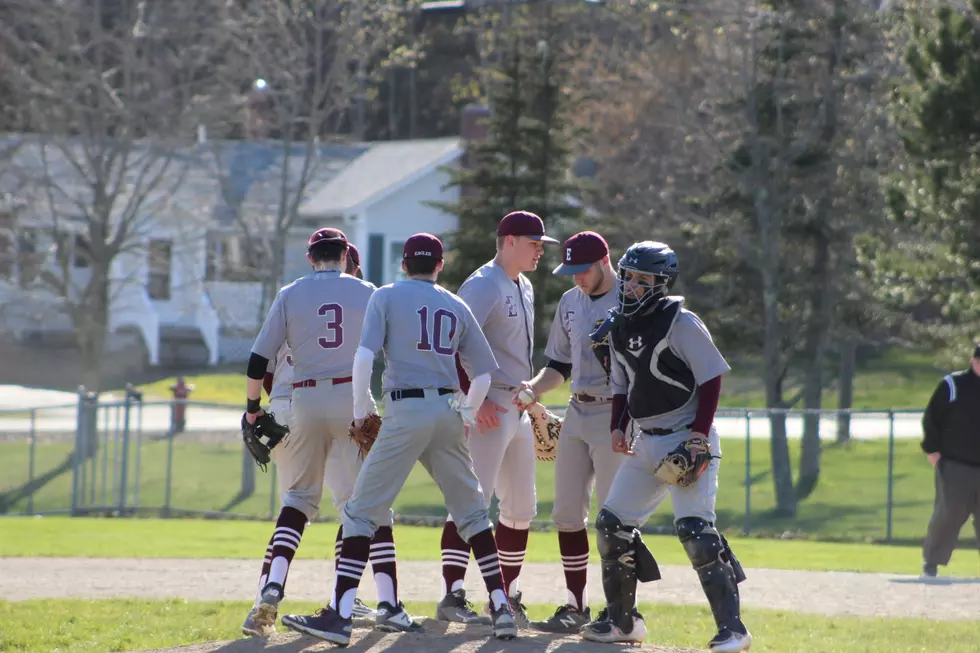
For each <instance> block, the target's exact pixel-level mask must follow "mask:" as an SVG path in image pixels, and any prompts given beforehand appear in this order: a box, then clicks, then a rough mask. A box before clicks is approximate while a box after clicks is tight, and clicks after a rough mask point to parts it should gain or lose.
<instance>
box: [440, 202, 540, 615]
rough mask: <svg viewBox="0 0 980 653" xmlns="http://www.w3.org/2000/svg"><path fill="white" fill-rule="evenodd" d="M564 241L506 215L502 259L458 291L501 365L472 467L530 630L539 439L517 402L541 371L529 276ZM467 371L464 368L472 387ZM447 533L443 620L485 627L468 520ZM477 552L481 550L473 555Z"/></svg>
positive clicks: (480, 420)
mask: <svg viewBox="0 0 980 653" xmlns="http://www.w3.org/2000/svg"><path fill="white" fill-rule="evenodd" d="M548 242H550V243H557V242H558V241H557V240H555V239H554V238H549V237H548V236H546V235H545V233H544V222H542V220H541V218H539V217H538V216H537V215H535V214H533V213H529V212H527V211H514V212H512V213H508V214H507V215H506V216H504V217H503V218H502V219H501V220H500V222H499V224H498V226H497V254H496V256H495V257H494V259H493V260H492V261H490V262H489V263H487V264H486V265H483V266H482V267H480V268H479V269H477V270H476V271H475V272H473V274H471V275H470V276H469V278H467V279H466V281H464V282H463V285H462V286H460V288H459V296H460V298H462V299H463V301H465V302H466V303H467V304H468V305H469V306H470V307H471V308H472V310H473V315H474V316H475V318H476V323H477V326H478V327H479V328H481V329H482V330H483V333H484V334H486V338H487V341H488V342H489V343H490V347H491V349H492V350H493V354H494V356H495V357H496V359H497V364H498V365H499V367H498V368H497V369H496V370H494V371H493V373H492V374H491V382H490V390H489V392H488V393H487V398H486V400H485V401H484V402H483V403H482V405H481V406H480V409H479V411H478V412H477V417H476V419H477V426H478V430H479V435H474V436H473V437H470V439H469V443H470V450H471V451H472V452H473V468H474V470H475V471H476V476H477V478H479V479H480V485H481V487H482V488H483V492H484V495H485V497H486V501H487V503H488V504H489V503H490V497H491V496H492V495H493V494H494V493H496V495H497V499H498V500H499V506H500V517H499V520H498V524H497V531H496V541H497V547H498V549H499V550H500V568H501V571H502V572H503V577H504V585H505V587H506V588H507V596H508V600H509V601H510V602H511V606H512V607H513V608H514V611H515V614H516V616H517V623H518V625H519V626H520V627H522V628H526V627H527V626H528V624H529V621H528V618H527V613H526V612H525V610H524V607H523V606H522V605H521V593H520V591H519V582H518V581H519V576H520V573H521V566H522V565H523V564H524V554H525V551H526V550H527V537H528V530H529V528H530V526H531V520H532V519H534V516H535V514H536V513H537V506H536V497H535V491H534V461H535V454H534V435H533V433H532V429H531V421H530V418H529V416H528V415H527V413H526V412H524V411H521V410H518V409H517V408H516V407H515V406H514V404H513V401H514V397H515V395H516V394H517V392H518V390H519V389H520V384H521V382H522V381H525V380H527V379H529V378H530V377H531V375H532V374H533V373H534V369H533V366H532V355H533V351H534V290H533V289H532V287H531V282H530V281H528V279H527V277H525V276H524V275H523V274H522V273H524V272H530V271H532V270H534V269H536V268H537V266H538V260H539V259H540V258H541V255H542V253H543V252H544V244H545V243H548ZM465 377H466V370H465V369H464V370H461V373H460V378H461V382H462V385H463V386H464V389H465V385H466V378H465ZM449 515H450V516H449V519H448V520H447V522H446V525H445V527H444V528H443V533H442V543H441V544H442V547H441V548H442V578H443V598H442V600H441V601H440V603H439V606H438V608H437V609H436V618H437V619H439V620H441V621H457V622H463V623H478V622H479V620H480V617H479V616H477V614H476V613H475V612H474V611H473V610H472V608H471V607H470V605H469V603H468V602H467V601H466V597H465V594H464V590H463V578H464V576H465V574H466V565H467V563H468V561H469V557H470V548H469V544H468V543H467V542H466V538H465V537H461V536H460V533H458V532H457V528H458V520H459V519H461V518H462V517H463V515H459V514H457V513H456V512H454V511H453V510H452V509H451V508H450V510H449ZM475 553H476V552H475V551H474V554H475Z"/></svg>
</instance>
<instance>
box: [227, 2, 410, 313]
mask: <svg viewBox="0 0 980 653" xmlns="http://www.w3.org/2000/svg"><path fill="white" fill-rule="evenodd" d="M222 12H223V13H222V23H223V25H224V30H223V31H224V36H225V38H226V39H227V54H226V56H225V59H224V67H223V69H222V74H221V78H222V79H223V81H224V83H225V84H230V85H231V88H230V89H229V94H228V95H229V97H232V98H237V101H236V103H235V105H234V106H232V107H229V113H231V114H232V115H236V116H238V117H239V119H240V121H241V124H244V131H243V132H242V131H241V130H239V132H238V133H234V132H229V131H222V125H220V124H219V125H217V127H218V128H217V129H214V130H211V132H212V133H213V134H215V135H218V136H235V137H243V138H245V139H248V140H262V139H270V140H271V141H272V143H273V144H274V147H275V149H277V150H278V155H277V157H276V160H275V162H274V163H273V164H272V165H268V166H266V167H265V168H264V169H263V170H262V171H261V174H260V175H259V177H258V178H257V179H254V180H253V182H252V184H251V187H250V189H249V192H248V195H247V196H246V197H235V193H231V192H227V191H229V190H230V188H231V185H233V184H234V183H235V182H236V180H235V179H234V178H233V175H234V173H233V168H232V163H233V161H234V159H235V156H236V154H235V152H236V144H235V143H234V142H231V141H227V140H222V139H220V138H219V139H216V140H211V141H209V149H210V152H211V154H212V165H213V166H214V170H215V173H216V174H217V175H218V178H219V179H220V180H221V183H222V185H223V187H224V189H225V190H226V193H225V196H226V198H230V199H231V201H230V202H229V205H230V208H231V209H232V211H233V216H232V217H233V220H234V222H235V223H236V224H238V225H239V227H240V228H241V230H242V233H243V234H244V235H245V236H246V240H247V241H248V242H249V243H251V244H252V245H253V246H254V247H255V251H253V252H252V255H253V257H254V259H255V260H256V261H262V262H263V264H262V265H261V268H260V269H258V270H256V273H257V274H256V278H257V279H258V280H259V281H260V282H261V284H262V293H261V301H260V302H259V305H258V306H257V310H258V313H257V319H258V320H261V319H262V316H264V314H265V311H266V310H267V309H268V307H269V305H270V304H271V303H272V299H273V297H274V296H275V293H276V291H277V290H278V288H279V285H280V283H281V282H282V277H283V270H284V250H285V245H286V242H287V238H288V235H289V231H290V229H291V228H292V227H293V226H294V224H295V222H296V218H297V213H298V210H299V207H300V205H301V203H302V202H303V200H304V199H306V198H307V193H308V191H310V190H311V187H313V186H315V185H316V184H317V183H318V182H320V181H321V180H322V179H323V178H324V175H325V174H326V173H327V170H326V166H325V165H324V162H323V160H322V159H321V156H320V155H321V149H322V145H323V144H325V143H327V142H329V141H330V140H341V139H343V138H345V137H347V136H348V135H347V134H345V130H350V131H352V132H353V133H352V134H351V135H352V136H353V137H354V138H355V139H356V138H359V137H361V136H362V134H363V128H364V106H365V92H366V86H367V81H368V73H369V68H370V66H371V65H372V64H375V63H377V62H378V60H379V59H380V58H383V57H385V56H387V55H388V54H389V53H388V52H387V50H386V47H388V46H389V45H391V43H392V42H393V38H392V35H393V33H394V31H395V30H397V29H399V28H400V27H401V25H402V23H403V21H404V18H405V15H406V14H405V12H404V11H403V10H401V9H396V8H394V7H393V6H392V5H391V4H382V3H375V2H350V1H348V0H304V1H299V0H242V1H241V2H236V3H225V4H224V5H223V9H222Z"/></svg>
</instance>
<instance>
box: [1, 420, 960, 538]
mask: <svg viewBox="0 0 980 653" xmlns="http://www.w3.org/2000/svg"><path fill="white" fill-rule="evenodd" d="M751 445H752V447H751V457H750V460H751V464H750V466H749V468H748V478H749V479H750V482H751V484H750V487H751V493H750V499H751V506H750V509H751V513H750V520H749V522H750V526H751V532H752V533H753V534H761V535H778V536H782V535H784V534H785V533H786V532H789V533H790V534H793V535H797V536H798V535H800V534H805V535H806V536H808V537H814V538H824V539H830V538H837V539H841V538H843V539H855V540H856V539H869V538H870V539H883V538H884V537H885V535H886V492H887V477H888V468H887V460H888V448H887V442H884V441H877V440H875V441H857V442H854V443H852V444H851V445H849V446H846V447H828V448H826V449H825V450H824V453H823V456H822V460H823V472H822V475H821V478H820V482H819V484H818V486H817V488H816V490H815V491H814V493H813V495H812V496H811V497H810V498H808V499H807V500H806V501H804V502H802V503H801V504H800V506H799V510H798V514H797V516H796V517H795V518H791V519H788V518H778V517H775V516H773V514H772V509H773V507H774V498H773V497H774V495H773V489H772V480H771V475H770V473H769V469H770V462H769V446H768V442H767V441H765V440H752V442H751ZM790 449H791V454H792V457H793V459H794V468H795V465H796V463H795V460H796V457H797V454H798V449H799V443H798V442H796V441H793V442H791V443H790ZM723 451H724V459H723V461H722V467H721V490H720V491H719V494H718V500H717V512H718V524H719V526H720V527H721V528H723V529H726V530H729V531H738V532H741V529H742V526H743V525H744V523H745V484H746V451H745V441H744V440H738V439H727V438H726V439H724V441H723ZM69 452H70V447H69V445H67V444H40V445H38V446H37V458H36V462H35V475H39V474H42V473H43V472H44V471H46V470H48V469H52V468H53V467H55V466H56V465H57V464H59V463H60V462H61V461H62V460H64V458H65V456H67V455H68V454H69ZM103 453H107V454H108V459H109V461H112V460H113V457H114V456H115V455H116V452H115V450H114V449H112V448H111V447H110V448H109V450H108V451H103ZM100 455H101V454H100ZM132 455H133V458H135V452H133V454H132ZM166 459H167V446H166V443H165V442H145V443H144V444H143V447H142V451H141V465H140V485H139V498H140V505H142V506H144V507H147V508H154V509H156V510H159V507H160V506H163V505H164V496H165V487H164V486H165V480H166ZM0 460H3V462H4V464H3V465H2V466H0V513H2V512H7V513H8V514H10V513H13V514H23V513H26V512H27V511H28V502H27V499H20V500H19V501H17V502H16V503H15V504H14V505H7V506H6V507H5V508H4V496H5V495H4V493H5V492H9V491H12V490H14V489H15V488H18V487H20V486H21V485H22V484H24V483H25V482H26V481H27V478H28V473H27V469H28V448H27V445H25V444H22V443H0ZM101 464H102V459H101V458H100V460H99V466H100V467H101ZM173 469H174V474H173V487H172V491H171V505H172V506H173V507H175V508H181V509H188V510H190V509H193V510H201V511H205V510H208V511H219V510H222V509H227V510H228V512H230V513H233V514H236V515H245V516H253V517H269V516H271V515H273V514H275V513H276V512H278V504H276V503H275V502H274V501H273V494H272V488H273V484H274V480H275V479H274V478H273V474H272V471H273V469H274V468H273V467H270V471H269V473H268V474H262V473H261V472H257V488H256V491H255V493H254V494H252V495H251V496H250V497H249V498H247V499H245V500H244V501H243V502H241V503H238V504H237V505H233V506H231V504H232V503H233V499H234V498H235V496H236V494H237V493H238V491H239V487H240V479H241V469H242V445H241V443H240V442H239V441H238V440H237V439H233V440H232V441H229V442H227V443H218V444H203V443H196V442H180V441H179V440H178V441H177V442H176V444H175V445H174V450H173ZM554 470H555V466H554V464H551V463H539V464H538V465H537V491H538V519H539V520H541V521H544V522H547V521H548V520H549V519H550V516H551V508H552V502H553V500H554ZM90 471H91V470H90ZM135 476H136V466H135V464H132V465H131V468H130V472H129V479H130V481H131V482H134V481H135ZM99 478H101V475H100V477H99ZM112 480H113V479H112V476H111V475H110V478H109V481H110V482H109V483H107V484H106V495H105V499H106V503H107V504H108V505H109V506H110V507H111V506H114V505H116V502H117V501H118V498H117V495H116V494H114V493H113V492H112ZM71 482H72V479H71V474H70V473H64V474H62V475H60V476H58V477H57V478H56V479H55V480H53V481H52V482H50V483H48V484H47V485H46V486H45V487H44V488H43V489H41V490H40V491H38V492H37V493H36V494H35V497H34V505H33V510H34V511H35V512H39V511H54V510H67V509H68V508H69V507H70V496H71ZM932 488H933V472H932V468H930V467H929V465H928V463H927V462H926V460H925V457H924V456H923V455H922V453H921V451H920V450H919V446H918V443H917V442H915V441H913V440H898V441H896V443H895V466H894V494H893V515H892V518H893V536H894V538H896V539H901V540H909V541H911V540H919V539H921V537H922V535H923V534H924V532H925V529H926V525H927V524H928V521H929V517H930V515H931V512H932V501H933V489H932ZM133 494H134V492H133V491H132V486H131V491H130V501H132V498H133V496H132V495H133ZM328 497H329V495H328ZM88 498H89V499H94V504H95V505H101V504H102V500H103V495H102V486H101V485H99V486H97V487H96V488H95V492H94V496H93V495H92V494H91V493H89V497H88ZM229 506H231V507H229ZM321 508H322V514H323V516H324V517H327V518H330V517H334V516H335V515H336V512H335V511H334V509H333V506H332V504H331V502H330V500H329V498H325V500H324V503H323V505H322V507H321ZM394 508H395V511H396V512H398V513H399V514H401V515H412V516H418V515H422V516H439V515H445V514H446V510H445V504H444V502H443V499H442V495H441V494H440V493H439V491H438V490H437V489H436V486H435V484H434V483H433V482H432V480H431V479H430V478H429V477H428V475H427V474H426V473H425V471H424V470H423V469H422V468H421V466H417V467H416V469H415V470H414V471H413V473H412V474H411V476H410V477H409V479H408V482H407V483H406V485H405V487H404V489H403V490H402V492H401V494H400V495H399V496H398V499H397V500H396V502H395V506H394ZM156 514H159V513H158V512H157V513H156ZM594 515H595V508H594V506H593V510H592V516H593V517H594ZM671 523H672V516H671V513H670V501H669V499H668V500H667V502H666V503H665V505H663V506H661V508H660V509H659V510H658V511H657V512H656V513H655V514H654V515H653V517H652V518H651V520H650V524H652V525H655V526H662V527H669V526H670V524H671ZM962 537H964V538H966V537H972V526H970V525H969V524H967V525H965V526H964V530H963V532H962Z"/></svg>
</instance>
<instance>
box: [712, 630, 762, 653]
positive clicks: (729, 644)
mask: <svg viewBox="0 0 980 653" xmlns="http://www.w3.org/2000/svg"><path fill="white" fill-rule="evenodd" d="M741 631H742V632H739V631H738V630H737V629H736V630H732V629H729V628H722V629H721V630H720V631H718V634H717V635H715V636H714V637H713V638H712V639H711V641H710V642H708V650H709V651H711V653H741V651H747V650H749V647H750V646H752V635H751V634H749V631H748V629H747V628H746V627H745V626H744V625H743V626H741Z"/></svg>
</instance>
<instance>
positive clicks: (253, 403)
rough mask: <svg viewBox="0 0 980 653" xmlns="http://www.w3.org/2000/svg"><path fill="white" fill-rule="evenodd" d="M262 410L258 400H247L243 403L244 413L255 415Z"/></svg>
mask: <svg viewBox="0 0 980 653" xmlns="http://www.w3.org/2000/svg"><path fill="white" fill-rule="evenodd" d="M260 410H262V401H261V400H259V399H248V400H247V401H246V402H245V412H246V413H257V412H259V411H260Z"/></svg>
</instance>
